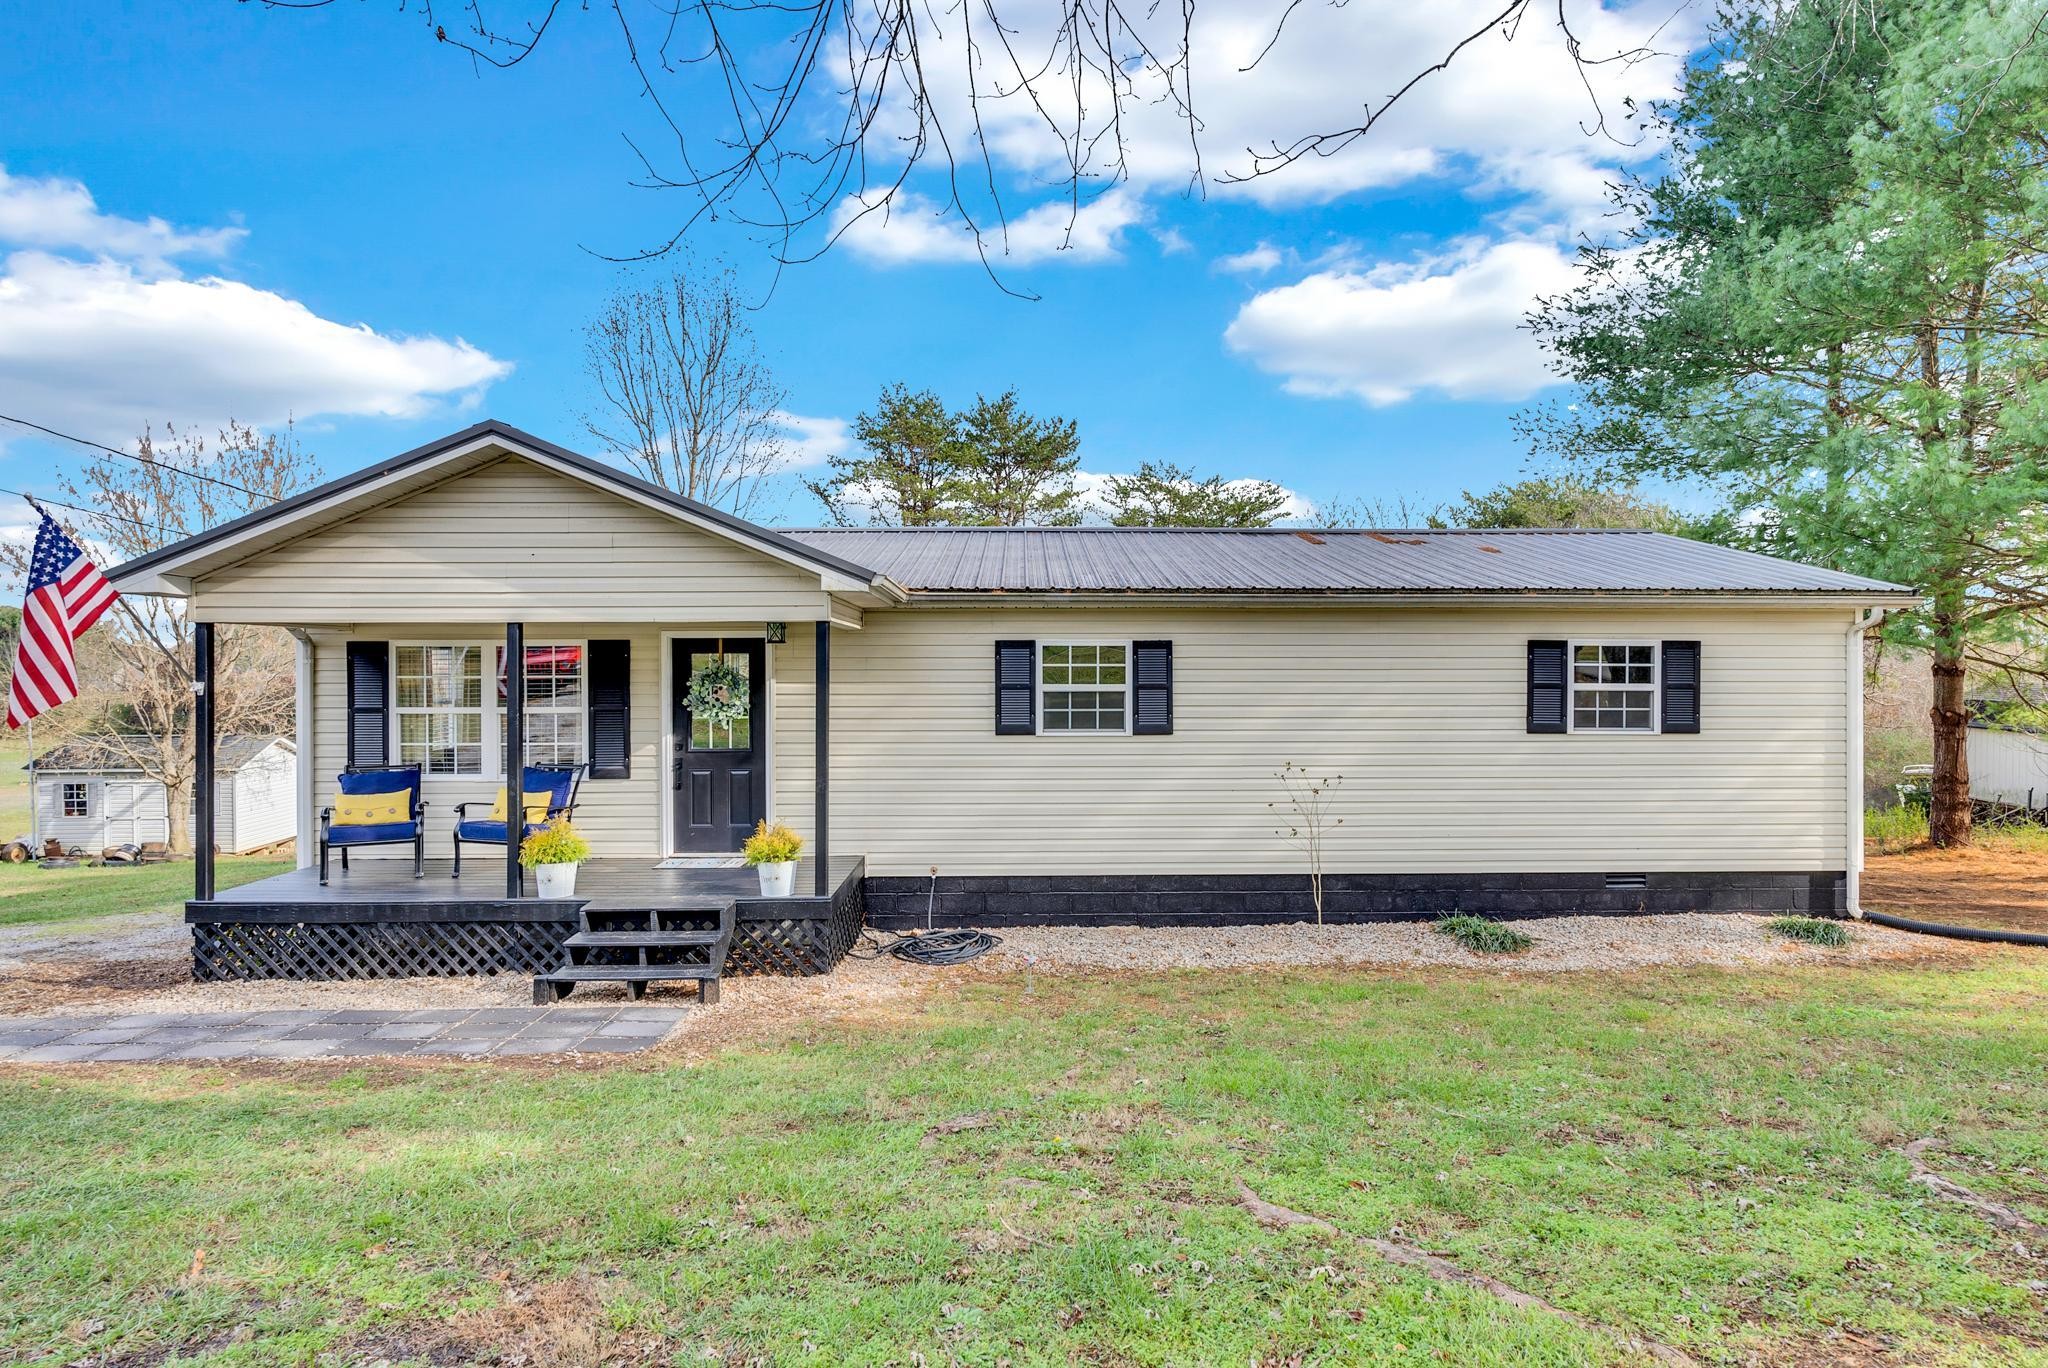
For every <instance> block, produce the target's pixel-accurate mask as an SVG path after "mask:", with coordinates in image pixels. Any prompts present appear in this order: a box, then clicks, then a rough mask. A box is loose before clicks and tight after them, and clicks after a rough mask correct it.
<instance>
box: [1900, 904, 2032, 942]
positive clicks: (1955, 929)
mask: <svg viewBox="0 0 2048 1368" xmlns="http://www.w3.org/2000/svg"><path fill="white" fill-rule="evenodd" d="M1863 920H1865V921H1869V922H1876V923H1877V924H1878V925H1879V926H1889V927H1892V928H1893V929H1895V930H1899V931H1918V932H1919V933H1920V934H1921V935H1923V936H1948V937H1950V938H1952V939H1954V940H1967V941H1992V942H1995V943H1996V944H1999V945H2040V946H2048V935H2043V934H2042V933H2041V932H2039V931H1999V930H1994V929H1993V928H1991V927H1987V926H1949V925H1947V924H1945V923H1942V922H1924V921H1914V920H1913V919H1912V918H1911V917H1894V916H1893V915H1891V913H1889V912H1871V911H1868V910H1866V911H1865V912H1864V914H1863Z"/></svg>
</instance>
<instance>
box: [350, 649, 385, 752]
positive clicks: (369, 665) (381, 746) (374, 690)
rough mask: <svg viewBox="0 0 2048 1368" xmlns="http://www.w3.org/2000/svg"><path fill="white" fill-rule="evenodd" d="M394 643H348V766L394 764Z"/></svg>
mask: <svg viewBox="0 0 2048 1368" xmlns="http://www.w3.org/2000/svg"><path fill="white" fill-rule="evenodd" d="M390 706H391V643H390V642H388V641H351V642H350V643H349V644H348V767H349V768H350V769H375V768H377V767H378V766H380V765H388V764H390V763H391V723H390V719H389V716H388V714H389V712H390Z"/></svg>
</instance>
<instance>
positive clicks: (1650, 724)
mask: <svg viewBox="0 0 2048 1368" xmlns="http://www.w3.org/2000/svg"><path fill="white" fill-rule="evenodd" d="M1658 666H1659V662H1658V660H1657V643H1656V642H1654V641H1574V642H1573V643H1572V644H1571V690H1572V696H1571V729H1572V730H1573V731H1575V732H1654V731H1656V730H1657V684H1658V679H1657V671H1658Z"/></svg>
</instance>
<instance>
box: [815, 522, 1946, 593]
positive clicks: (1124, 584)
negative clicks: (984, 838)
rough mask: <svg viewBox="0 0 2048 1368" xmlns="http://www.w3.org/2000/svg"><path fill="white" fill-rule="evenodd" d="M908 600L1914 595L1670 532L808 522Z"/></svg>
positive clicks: (819, 542)
mask: <svg viewBox="0 0 2048 1368" xmlns="http://www.w3.org/2000/svg"><path fill="white" fill-rule="evenodd" d="M784 535H786V536H788V537H790V538H792V539H794V540H797V541H801V542H803V543H805V544H806V545H809V546H813V547H816V548H817V549H818V550H820V551H824V552H826V553H828V554H830V555H832V556H835V557H838V558H840V559H842V560H847V561H852V562H853V563H855V564H856V565H861V566H864V567H866V568H868V569H869V570H872V571H874V572H876V573H878V574H882V575H886V576H888V577H889V578H890V579H892V580H894V581H895V582H896V583H898V584H900V585H902V586H903V587H904V588H906V589H909V590H910V591H912V592H913V593H919V592H921V593H1072V594H1087V593H1188V594H1515V593H1673V594H1814V595H1851V596H1854V595H1868V596H1877V597H1892V596H1896V595H1900V594H1907V593H1910V592H1911V591H1910V590H1907V589H1905V588H1903V587H1902V586H1900V585H1896V584H1887V583H1885V582H1883V581H1882V580H1873V579H1864V578H1862V577H1861V576H1857V575H1845V574H1840V573H1838V572H1836V571H1833V570H1821V569H1816V568H1814V567H1812V566H1807V565H1800V564H1797V563H1796V562H1793V561H1787V560H1778V559H1776V558H1774V557H1771V556H1761V555H1757V554H1755V553H1753V552H1748V551H1735V550H1731V549H1729V548H1728V547H1725V546H1713V545H1709V544H1707V543H1705V542H1696V541H1690V540H1688V539H1686V538H1684V537H1674V536H1670V535H1668V534H1666V533H1662V532H1635V531H1608V530H1595V529H1583V528H1563V529H1525V528H1516V529H1513V530H1507V531H1485V530H1468V529H1456V530H1442V529H1429V530H1422V531H1406V530H1403V531H1367V530H1361V529H1349V528H1347V529H1342V530H1322V529H1313V530H1311V529H1303V528H1256V529H1234V528H1153V527H1021V528H1020V527H1006V528H922V527H916V528H805V529H792V530H790V531H787V532H786V533H785V534H784Z"/></svg>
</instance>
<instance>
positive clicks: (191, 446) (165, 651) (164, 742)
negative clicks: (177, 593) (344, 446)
mask: <svg viewBox="0 0 2048 1368" xmlns="http://www.w3.org/2000/svg"><path fill="white" fill-rule="evenodd" d="M136 452H137V454H138V455H140V456H143V457H145V458H147V459H148V461H149V462H153V464H146V463H138V462H136V461H131V460H125V459H122V458H120V457H117V456H113V455H98V456H94V457H93V458H91V459H90V460H89V461H88V462H87V463H86V464H85V466H84V467H83V468H82V469H81V470H80V471H79V472H78V473H77V474H76V475H60V476H58V477H57V478H56V480H55V484H56V487H57V489H58V496H57V497H60V498H62V499H63V501H64V502H66V503H71V504H76V505H79V506H80V507H87V508H93V509H96V510H97V511H96V512H93V513H79V514H74V515H72V516H73V517H74V518H75V520H76V521H75V523H74V524H73V526H72V528H71V531H72V533H73V535H74V536H76V537H78V538H79V540H80V543H81V545H83V546H84V547H85V548H86V549H87V551H88V554H90V555H91V556H92V558H93V561H94V563H95V564H97V565H99V566H100V567H101V568H102V569H110V568H112V567H113V566H115V565H119V564H120V563H121V562H123V561H126V560H131V559H133V558H134V557H136V556H139V555H142V554H143V553H144V552H146V551H153V550H155V549H156V548H158V547H159V546H163V545H165V544H167V543H169V542H173V541H177V540H179V539H180V538H183V537H187V536H191V535H192V534H194V533H196V532H201V531H204V530H205V529H206V528H209V527H212V526H214V525H215V524H217V523H222V522H226V521H227V520H228V519H230V518H235V517H239V516H241V515H242V514H244V513H251V512H254V511H255V510H257V509H259V508H264V507H268V506H269V505H270V504H273V503H275V502H277V501H278V500H279V499H282V498H285V497H286V496H288V495H291V494H294V493H297V492H298V491H299V490H301V489H304V488H307V487H308V486H310V485H311V484H312V483H313V482H314V481H315V479H316V478H317V468H316V465H315V462H314V460H313V457H312V455H311V454H310V453H308V452H307V451H305V450H304V448H302V447H301V446H300V445H299V443H298V439H297V435H296V433H295V432H294V431H293V430H292V429H291V428H290V427H287V428H286V429H285V430H284V431H283V432H281V433H258V432H256V431H255V430H253V429H251V428H248V427H244V426H242V425H241V424H238V423H235V422H232V421H230V422H229V423H228V424H227V426H225V427H224V428H222V429H221V431H220V433H219V436H218V439H217V440H216V441H214V442H208V441H207V440H206V439H205V438H204V437H203V436H201V435H199V434H198V433H195V432H192V431H190V430H187V431H184V432H180V431H178V430H177V429H175V428H168V427H167V428H166V429H165V432H164V435H163V437H162V439H161V440H158V439H157V438H156V437H155V436H154V435H153V434H152V433H149V432H144V433H143V434H142V436H141V438H140V439H139V440H138V442H137V446H136ZM196 477H205V478H196ZM228 486H237V487H238V488H229V487H228ZM57 511H61V510H53V513H54V512H57ZM32 542H33V533H31V534H30V536H29V537H28V538H26V539H24V540H23V541H22V542H20V543H9V544H7V545H6V546H5V547H0V560H4V561H5V563H6V564H7V565H8V566H9V567H11V568H12V569H13V570H14V571H15V572H16V573H17V574H24V573H26V571H27V567H28V560H29V555H30V552H31V551H32V549H33V546H32ZM214 650H215V672H214V679H215V682H216V684H215V687H216V690H217V692H216V694H215V699H214V708H215V716H216V720H217V724H218V726H219V729H220V731H221V732H222V733H223V734H228V733H249V734H265V733H272V732H284V733H289V732H290V730H291V728H292V708H293V704H294V702H295V692H296V691H295V687H294V681H293V667H294V661H293V651H292V643H291V638H290V637H289V636H287V635H286V634H285V633H284V632H282V631H279V630H278V629H276V628H271V627H242V626H234V625H229V624H222V625H221V626H220V627H218V628H217V629H216V631H215V634H214ZM79 653H80V670H79V684H80V693H79V695H78V697H77V698H75V699H73V700H72V701H71V702H69V703H66V704H64V705H63V706H61V707H59V708H57V709H55V710H54V711H52V712H48V713H45V714H43V716H41V717H39V718H37V719H36V742H37V745H38V747H39V748H40V747H42V746H43V745H45V744H46V741H57V740H62V741H66V742H70V743H73V744H77V745H81V746H83V747H84V748H86V749H87V750H88V751H89V752H91V753H93V754H95V755H97V756H98V757H99V758H101V759H102V760H105V761H108V762H113V763H120V764H123V765H126V766H128V767H131V768H133V769H135V770H137V771H139V772H140V773H141V774H142V775H143V776H144V777H146V778H150V779H154V780H156V781H157V782H159V783H161V784H163V785H164V787H165V789H166V790H167V797H168V801H169V811H170V818H171V820H170V823H169V826H170V844H171V847H172V849H174V850H182V849H184V848H185V846H186V845H187V844H188V841H187V836H186V831H185V823H184V820H183V818H184V814H185V813H186V812H187V811H188V810H189V805H190V801H191V792H192V766H193V748H192V730H191V728H192V629H191V624H190V622H189V621H188V620H187V618H186V614H185V603H184V600H182V599H164V598H144V597H140V596H135V595H123V596H122V597H121V598H120V599H118V600H117V601H116V603H115V606H114V609H113V611H111V612H109V613H107V614H106V615H105V616H104V617H102V618H101V619H100V621H99V623H98V624H97V625H96V626H94V627H93V629H92V630H91V631H89V632H87V633H86V634H85V636H84V637H83V638H82V639H81V640H80V642H79ZM12 658H13V657H12V655H11V654H10V655H9V657H8V659H9V661H10V662H11V661H12Z"/></svg>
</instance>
